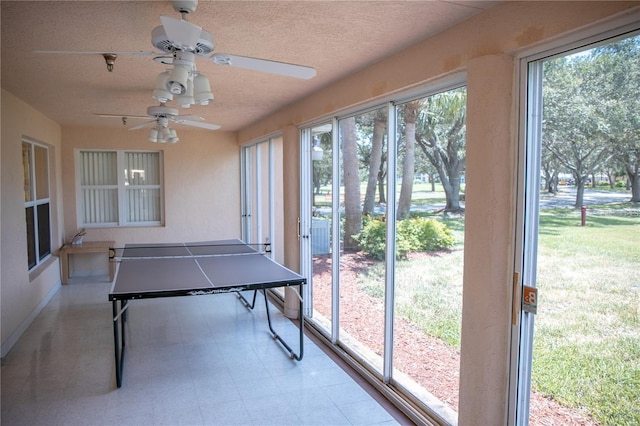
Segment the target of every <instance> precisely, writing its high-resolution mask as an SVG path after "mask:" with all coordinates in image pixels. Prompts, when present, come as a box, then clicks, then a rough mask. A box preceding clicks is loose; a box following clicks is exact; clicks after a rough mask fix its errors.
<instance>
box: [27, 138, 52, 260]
mask: <svg viewBox="0 0 640 426" xmlns="http://www.w3.org/2000/svg"><path fill="white" fill-rule="evenodd" d="M22 166H23V171H24V208H25V217H26V225H27V260H28V265H29V270H31V269H33V268H34V267H36V266H38V265H39V264H40V263H42V262H43V261H44V260H45V259H46V258H47V257H48V256H49V255H50V254H51V226H50V214H51V213H50V207H49V205H50V200H49V150H48V149H47V147H45V146H43V145H39V144H36V143H33V142H29V141H23V142H22Z"/></svg>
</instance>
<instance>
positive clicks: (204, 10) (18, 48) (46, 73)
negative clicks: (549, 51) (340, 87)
mask: <svg viewBox="0 0 640 426" xmlns="http://www.w3.org/2000/svg"><path fill="white" fill-rule="evenodd" d="M495 3H496V2H485V1H402V2H395V1H255V2H253V1H200V3H199V5H198V7H197V10H196V11H195V13H193V14H191V15H189V17H188V20H189V21H190V22H192V23H194V24H196V25H199V26H201V27H202V28H203V29H205V30H207V31H209V32H210V33H212V34H213V36H214V37H215V41H216V47H215V52H224V53H232V54H237V55H243V56H252V57H258V58H264V59H270V60H275V61H281V62H290V63H295V64H301V65H307V66H310V67H314V68H315V69H316V70H317V76H316V77H315V78H313V79H311V80H298V79H294V78H290V77H283V76H278V75H273V74H266V73H260V72H256V71H249V70H243V69H238V68H231V67H222V66H219V65H216V64H214V63H212V62H210V61H207V60H206V59H198V61H197V66H198V69H199V70H200V71H201V72H202V73H203V74H204V75H206V76H207V77H208V78H209V81H210V82H211V88H212V91H213V93H214V96H215V101H214V102H213V103H212V104H210V105H208V106H197V107H195V106H194V107H191V108H189V109H181V110H180V113H181V114H196V115H199V116H201V117H204V118H205V119H206V120H207V122H209V123H215V124H218V125H220V126H221V127H222V128H221V130H227V131H235V130H238V129H241V128H242V127H244V126H246V125H248V124H250V123H252V122H254V121H256V120H257V119H259V118H261V117H264V116H265V115H268V114H269V113H270V112H273V111H276V110H278V109H280V108H282V107H284V106H285V105H287V104H289V103H291V102H293V101H295V100H296V99H299V98H301V97H304V96H306V95H309V94H310V93H312V92H314V91H316V90H318V89H320V88H321V87H323V86H326V85H328V84H330V83H331V82H333V81H335V80H338V79H340V78H341V77H343V76H345V75H348V74H350V73H352V72H354V71H356V70H359V69H362V68H363V67H366V66H367V65H370V64H372V63H374V62H377V61H379V60H380V59H382V58H385V57H387V56H389V55H391V54H392V53H394V52H396V51H398V50H400V49H402V48H404V47H406V46H409V45H411V44H414V43H416V42H418V41H420V40H423V39H425V38H427V37H428V36H430V35H433V34H435V33H438V32H440V31H442V30H444V29H446V28H447V27H450V26H452V25H454V24H456V23H458V22H460V21H463V20H465V19H467V18H469V17H471V16H473V15H475V14H477V13H479V12H481V11H482V10H483V9H485V8H487V7H490V6H493V5H494V4H495ZM0 5H1V19H2V22H1V29H2V38H1V39H0V40H1V43H2V46H1V52H2V73H1V81H2V87H3V88H4V89H6V90H8V91H9V92H11V93H13V94H14V95H16V96H18V97H19V98H21V99H23V100H24V101H26V102H27V103H29V104H30V105H32V106H33V107H35V108H36V109H38V110H39V111H40V112H42V113H44V114H45V115H47V116H48V117H50V118H51V119H53V120H55V121H56V122H58V123H60V124H61V125H63V126H96V127H97V126H100V127H110V126H122V121H121V119H119V118H117V117H116V118H103V117H98V116H96V115H95V114H97V113H106V114H117V115H123V116H131V115H144V114H146V108H147V107H148V106H151V105H157V102H156V101H155V100H153V99H152V98H151V92H152V90H153V87H154V85H155V79H156V76H157V75H158V74H159V73H160V72H161V71H163V70H164V66H163V65H161V64H159V63H156V62H154V61H153V60H152V58H151V57H149V56H142V57H140V56H119V57H118V58H117V60H116V63H115V67H114V70H113V72H107V68H106V65H105V62H104V59H103V58H102V56H101V55H97V54H96V55H77V54H56V55H53V54H37V53H33V52H34V51H37V50H55V51H94V52H112V51H121V52H136V51H153V50H154V48H153V46H152V45H151V30H152V29H153V28H155V27H156V26H159V25H160V24H161V22H160V16H162V15H164V16H170V17H174V18H180V15H179V14H178V13H177V12H175V11H174V10H173V8H172V5H171V2H169V1H140V2H136V1H34V2H30V1H6V0H2V1H1V2H0ZM169 105H170V104H169ZM136 123H140V121H136V120H135V119H133V118H131V119H129V121H128V125H135V124H136Z"/></svg>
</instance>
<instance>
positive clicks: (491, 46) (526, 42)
mask: <svg viewBox="0 0 640 426" xmlns="http://www.w3.org/2000/svg"><path fill="white" fill-rule="evenodd" d="M633 7H636V8H637V7H638V2H626V3H625V2H508V3H505V4H502V5H499V6H497V7H495V8H493V9H490V10H488V11H487V12H485V13H482V14H480V15H478V16H476V17H474V18H472V19H469V20H467V21H465V22H463V23H461V24H460V25H458V26H456V27H454V28H451V29H449V30H447V31H444V32H442V33H440V34H438V35H436V36H434V37H432V38H429V39H427V40H425V41H423V42H421V43H418V44H416V45H414V46H412V47H409V48H408V49H405V50H404V51H401V52H399V53H397V54H396V55H393V56H391V57H389V58H387V59H385V60H383V61H381V62H379V63H377V64H374V65H373V66H371V67H368V68H367V69H365V70H363V71H361V72H358V73H356V74H353V75H351V76H348V77H346V78H344V79H343V80H341V81H338V82H336V83H335V84H332V85H330V86H328V87H326V88H324V89H322V90H320V91H319V92H317V93H314V94H313V95H312V96H309V97H308V98H306V99H304V100H302V101H300V102H297V103H294V104H292V105H290V106H289V107H288V108H285V109H283V110H281V111H278V112H277V113H275V114H273V115H271V116H269V117H266V118H265V119H263V120H261V121H260V122H257V123H255V124H254V125H252V126H249V127H248V128H246V129H243V130H242V131H241V132H240V135H239V139H240V141H243V140H246V139H251V138H256V137H258V136H259V135H261V134H268V133H270V132H274V131H275V130H276V129H291V128H295V127H297V126H300V125H302V124H304V123H309V122H313V121H314V120H319V119H320V118H325V117H330V116H334V115H338V114H339V113H340V111H343V110H346V109H353V108H355V107H357V106H358V105H361V104H365V103H370V102H371V100H374V99H381V100H382V99H389V98H390V97H391V98H392V95H393V94H394V93H395V92H398V91H406V90H408V89H411V88H416V87H421V86H425V85H427V86H428V84H429V82H430V81H436V80H438V81H441V80H442V79H446V78H447V76H448V75H453V74H454V73H459V72H463V73H465V74H466V76H467V89H468V92H467V95H468V104H467V117H468V118H467V170H466V180H467V189H466V203H465V204H466V211H467V213H466V222H465V223H466V225H465V266H464V300H463V313H462V346H461V369H460V374H461V379H460V404H459V418H458V421H459V424H461V425H499V424H505V423H506V422H507V409H508V408H507V407H508V398H509V393H508V386H509V368H510V365H509V359H510V348H511V347H510V338H511V337H510V336H511V302H512V294H511V293H512V275H513V267H514V255H515V253H514V243H513V242H514V240H515V237H514V235H515V232H516V231H515V229H514V216H515V199H516V181H515V177H516V172H517V169H516V149H517V133H516V129H517V105H518V104H517V92H516V88H517V85H516V81H517V75H516V63H517V61H516V55H517V54H518V52H519V51H521V50H523V49H532V48H534V47H535V46H536V45H537V44H542V43H545V42H549V41H550V40H553V39H554V38H557V37H559V36H562V35H567V34H569V33H571V32H573V31H576V30H581V29H584V28H585V27H586V26H589V25H592V24H594V23H596V22H599V21H601V20H604V19H608V18H610V17H611V16H613V15H616V14H619V13H621V12H624V11H625V10H629V9H631V8H633ZM297 137H298V136H297V133H295V132H293V131H289V130H287V131H286V133H285V145H284V149H285V152H284V157H285V158H295V156H296V155H297V153H298V146H299V144H298V143H297V141H296V138H297ZM291 177H292V178H293V177H294V176H293V175H292V176H291ZM284 182H285V187H284V193H285V194H298V193H299V183H298V182H299V181H298V180H295V179H287V178H285V181H284ZM284 201H285V203H284V207H285V209H284V211H285V229H287V228H291V227H292V226H294V221H295V220H296V218H297V215H294V214H293V213H292V212H293V211H294V210H295V208H297V205H296V203H298V202H299V200H298V199H297V198H296V197H290V198H285V200H284ZM288 243H290V244H291V243H295V241H293V240H292V239H291V238H290V239H289V240H288ZM286 255H287V256H288V257H287V261H288V262H290V265H289V266H292V267H296V266H297V262H298V258H297V253H294V252H293V251H289V250H287V252H286Z"/></svg>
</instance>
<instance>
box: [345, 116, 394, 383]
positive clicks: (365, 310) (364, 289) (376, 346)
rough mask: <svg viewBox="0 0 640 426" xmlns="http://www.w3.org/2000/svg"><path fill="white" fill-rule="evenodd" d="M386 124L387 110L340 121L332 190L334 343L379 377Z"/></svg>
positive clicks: (384, 233)
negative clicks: (336, 234) (336, 281)
mask: <svg viewBox="0 0 640 426" xmlns="http://www.w3.org/2000/svg"><path fill="white" fill-rule="evenodd" d="M386 125H387V109H386V108H381V109H379V110H375V111H370V112H367V113H364V114H361V115H357V116H353V117H348V118H344V119H341V120H340V121H339V143H340V159H341V161H340V174H339V176H340V185H339V187H338V186H337V185H334V188H337V189H339V200H340V201H339V211H340V256H339V258H340V271H339V276H340V289H339V294H340V297H339V305H340V306H339V316H340V328H339V339H340V341H341V342H343V343H344V344H345V345H346V346H347V347H349V348H351V349H352V350H354V351H355V352H356V353H357V355H358V356H360V357H362V358H363V359H364V360H365V361H366V362H367V363H368V364H370V365H371V366H373V367H374V369H375V370H376V371H378V372H380V373H382V356H383V352H384V351H383V349H384V325H385V315H384V312H385V311H384V305H385V304H384V301H385V299H384V297H385V279H386V267H385V262H384V253H385V250H386V226H385V220H384V217H385V205H386V195H385V194H386V188H385V183H384V182H385V178H386V145H387V141H386V134H387V132H386ZM334 199H335V197H334ZM363 224H364V225H365V227H364V228H363ZM367 225H368V226H367ZM364 231H366V232H367V234H366V235H365V234H364V233H363V232H364Z"/></svg>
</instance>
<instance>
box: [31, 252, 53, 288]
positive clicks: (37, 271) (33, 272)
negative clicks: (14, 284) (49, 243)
mask: <svg viewBox="0 0 640 426" xmlns="http://www.w3.org/2000/svg"><path fill="white" fill-rule="evenodd" d="M57 261H58V258H57V257H56V256H53V255H50V256H49V257H48V258H47V259H46V260H45V261H44V262H42V263H41V264H39V265H38V266H36V267H35V268H33V269H32V270H31V271H29V282H33V281H34V280H35V279H36V278H38V277H39V276H40V274H42V272H43V271H45V270H46V269H47V268H48V267H49V266H51V265H52V264H53V263H54V262H57Z"/></svg>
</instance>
